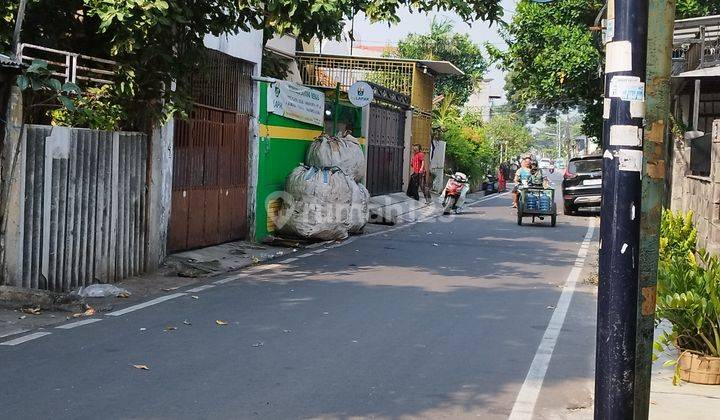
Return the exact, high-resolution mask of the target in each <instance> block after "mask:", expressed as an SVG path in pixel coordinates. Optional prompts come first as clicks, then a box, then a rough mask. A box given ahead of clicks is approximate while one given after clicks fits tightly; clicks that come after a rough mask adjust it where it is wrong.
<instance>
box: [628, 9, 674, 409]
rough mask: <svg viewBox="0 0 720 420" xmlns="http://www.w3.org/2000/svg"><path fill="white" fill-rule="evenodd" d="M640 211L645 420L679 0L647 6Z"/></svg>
mask: <svg viewBox="0 0 720 420" xmlns="http://www.w3.org/2000/svg"><path fill="white" fill-rule="evenodd" d="M648 21H649V22H651V24H650V25H649V27H648V34H647V69H646V86H645V97H646V101H645V105H646V107H645V136H644V142H643V169H644V170H643V175H642V206H640V260H639V266H640V274H639V277H638V290H639V291H640V293H638V311H637V320H638V321H637V323H638V325H637V335H636V359H635V403H634V408H635V416H634V418H635V420H646V419H647V418H648V411H649V407H650V378H651V373H652V352H653V332H654V329H655V292H656V284H657V268H658V244H659V229H660V216H661V215H662V205H663V193H664V189H665V161H666V150H667V146H666V142H667V139H668V131H669V115H670V114H669V113H670V71H671V68H672V58H671V57H672V47H673V27H674V24H675V0H649V4H648Z"/></svg>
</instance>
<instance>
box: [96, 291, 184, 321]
mask: <svg viewBox="0 0 720 420" xmlns="http://www.w3.org/2000/svg"><path fill="white" fill-rule="evenodd" d="M180 296H185V293H173V294H172V295H167V296H160V297H159V298H156V299H153V300H149V301H147V302H143V303H140V304H137V305H134V306H130V307H128V308H125V309H120V310H119V311H115V312H110V313H108V314H107V315H108V316H121V315H125V314H128V313H130V312H134V311H137V310H139V309H144V308H147V307H148V306H153V305H157V304H158V303H162V302H165V301H168V300H170V299H175V298H179V297H180Z"/></svg>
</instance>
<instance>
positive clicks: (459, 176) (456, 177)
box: [453, 172, 468, 183]
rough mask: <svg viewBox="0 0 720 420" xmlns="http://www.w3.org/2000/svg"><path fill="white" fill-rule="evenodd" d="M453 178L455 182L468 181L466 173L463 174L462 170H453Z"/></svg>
mask: <svg viewBox="0 0 720 420" xmlns="http://www.w3.org/2000/svg"><path fill="white" fill-rule="evenodd" d="M453 179H454V180H455V181H457V182H462V183H465V182H467V181H468V177H467V175H465V174H464V173H462V172H455V175H453Z"/></svg>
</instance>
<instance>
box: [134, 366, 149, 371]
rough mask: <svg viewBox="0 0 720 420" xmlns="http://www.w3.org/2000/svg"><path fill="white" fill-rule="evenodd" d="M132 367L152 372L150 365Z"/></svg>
mask: <svg viewBox="0 0 720 420" xmlns="http://www.w3.org/2000/svg"><path fill="white" fill-rule="evenodd" d="M132 366H133V367H134V368H135V369H140V370H150V368H149V367H148V365H132Z"/></svg>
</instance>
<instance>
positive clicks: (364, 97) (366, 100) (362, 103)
mask: <svg viewBox="0 0 720 420" xmlns="http://www.w3.org/2000/svg"><path fill="white" fill-rule="evenodd" d="M374 96H375V92H374V91H373V88H372V86H370V85H369V84H368V83H366V82H355V83H353V84H352V85H351V86H350V89H348V99H350V103H351V104H353V105H355V106H358V107H360V108H362V107H366V106H368V105H370V103H371V102H372V101H373V97H374Z"/></svg>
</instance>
